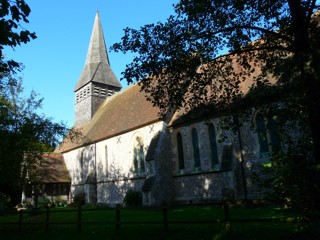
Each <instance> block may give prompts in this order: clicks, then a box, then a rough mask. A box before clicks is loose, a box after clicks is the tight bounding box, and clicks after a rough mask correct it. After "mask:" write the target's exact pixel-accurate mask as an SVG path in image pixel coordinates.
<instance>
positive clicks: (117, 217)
mask: <svg viewBox="0 0 320 240" xmlns="http://www.w3.org/2000/svg"><path fill="white" fill-rule="evenodd" d="M120 220H121V217H120V207H119V205H117V206H116V229H117V231H119V230H120Z"/></svg>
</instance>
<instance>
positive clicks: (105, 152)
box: [104, 145, 109, 177]
mask: <svg viewBox="0 0 320 240" xmlns="http://www.w3.org/2000/svg"><path fill="white" fill-rule="evenodd" d="M104 157H105V160H104V162H105V175H106V177H108V172H109V166H108V165H109V161H108V147H107V145H106V146H105V147H104Z"/></svg>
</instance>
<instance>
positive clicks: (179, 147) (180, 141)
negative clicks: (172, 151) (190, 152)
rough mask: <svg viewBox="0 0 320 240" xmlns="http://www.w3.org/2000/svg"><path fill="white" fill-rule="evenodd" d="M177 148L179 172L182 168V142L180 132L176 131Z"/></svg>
mask: <svg viewBox="0 0 320 240" xmlns="http://www.w3.org/2000/svg"><path fill="white" fill-rule="evenodd" d="M177 150H178V167H179V172H183V169H184V154H183V142H182V136H181V133H179V132H178V133H177Z"/></svg>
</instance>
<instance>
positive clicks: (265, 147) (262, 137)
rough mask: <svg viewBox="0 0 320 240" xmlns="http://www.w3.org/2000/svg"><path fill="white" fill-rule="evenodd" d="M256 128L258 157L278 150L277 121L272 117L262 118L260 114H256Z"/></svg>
mask: <svg viewBox="0 0 320 240" xmlns="http://www.w3.org/2000/svg"><path fill="white" fill-rule="evenodd" d="M256 130H257V134H258V139H259V146H260V157H261V158H264V157H266V156H270V153H271V152H277V151H279V150H280V145H281V144H280V137H279V133H278V128H277V123H276V122H275V121H274V120H273V119H272V118H268V119H266V118H263V117H262V116H261V115H260V114H257V116H256Z"/></svg>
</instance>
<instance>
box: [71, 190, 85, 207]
mask: <svg viewBox="0 0 320 240" xmlns="http://www.w3.org/2000/svg"><path fill="white" fill-rule="evenodd" d="M85 203H86V193H85V192H79V193H77V194H75V195H74V197H73V204H74V205H75V206H80V205H84V204H85Z"/></svg>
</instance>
